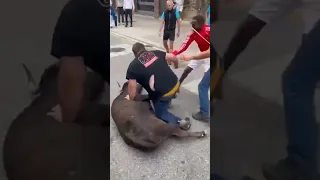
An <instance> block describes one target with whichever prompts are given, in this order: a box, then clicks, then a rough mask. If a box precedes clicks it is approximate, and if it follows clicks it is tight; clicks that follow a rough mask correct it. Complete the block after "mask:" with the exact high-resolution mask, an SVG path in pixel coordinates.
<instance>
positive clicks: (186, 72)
mask: <svg viewBox="0 0 320 180" xmlns="http://www.w3.org/2000/svg"><path fill="white" fill-rule="evenodd" d="M201 64H202V62H201V61H199V60H191V61H190V62H189V64H188V66H187V67H186V68H185V69H184V71H183V73H182V75H181V77H180V79H179V82H180V84H182V82H183V81H184V80H185V79H186V78H187V76H188V75H189V73H191V71H192V70H193V69H196V68H198V67H199V66H200V65H201Z"/></svg>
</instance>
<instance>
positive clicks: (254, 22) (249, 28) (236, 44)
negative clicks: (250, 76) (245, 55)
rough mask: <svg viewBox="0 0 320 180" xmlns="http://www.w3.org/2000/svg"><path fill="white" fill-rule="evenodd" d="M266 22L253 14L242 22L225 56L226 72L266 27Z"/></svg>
mask: <svg viewBox="0 0 320 180" xmlns="http://www.w3.org/2000/svg"><path fill="white" fill-rule="evenodd" d="M266 24H267V23H266V22H264V21H262V20H260V19H258V18H256V17H255V16H253V15H248V16H247V18H246V19H245V20H244V21H243V22H242V23H241V24H240V26H239V27H238V29H237V31H236V33H235V34H234V36H233V37H232V39H231V42H230V43H229V45H228V47H227V50H226V52H225V53H224V56H223V59H224V67H225V69H224V70H225V72H226V71H227V70H228V69H229V68H230V67H231V65H232V64H233V63H234V62H235V61H236V59H237V57H238V56H239V55H240V54H241V53H242V52H243V51H244V50H245V49H246V47H247V46H248V44H249V42H250V41H251V40H252V39H253V38H254V37H255V36H256V35H257V34H258V33H259V32H260V31H261V30H262V29H263V28H264V27H265V25H266Z"/></svg>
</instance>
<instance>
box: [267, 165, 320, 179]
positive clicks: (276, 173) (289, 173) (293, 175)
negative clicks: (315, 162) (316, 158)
mask: <svg viewBox="0 0 320 180" xmlns="http://www.w3.org/2000/svg"><path fill="white" fill-rule="evenodd" d="M262 173H263V176H264V177H265V178H266V179H267V180H320V176H319V175H314V176H310V175H301V174H298V172H297V171H296V170H294V168H292V167H291V166H290V165H289V164H288V163H287V161H286V160H280V161H278V163H277V164H270V163H266V164H264V165H263V166H262Z"/></svg>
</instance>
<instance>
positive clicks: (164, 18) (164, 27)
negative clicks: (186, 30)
mask: <svg viewBox="0 0 320 180" xmlns="http://www.w3.org/2000/svg"><path fill="white" fill-rule="evenodd" d="M180 22H181V19H180V14H179V12H178V11H177V10H176V9H174V8H173V2H172V1H171V0H168V1H167V10H166V11H165V12H163V13H162V15H161V25H160V30H159V36H161V34H163V46H164V48H165V49H166V52H167V53H172V52H173V43H174V40H175V35H176V24H177V25H178V31H177V37H179V36H180ZM162 32H163V33H162ZM168 40H169V46H168Z"/></svg>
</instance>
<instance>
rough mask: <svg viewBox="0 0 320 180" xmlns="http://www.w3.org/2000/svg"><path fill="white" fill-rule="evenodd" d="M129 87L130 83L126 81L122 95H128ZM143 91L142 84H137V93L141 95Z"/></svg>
mask: <svg viewBox="0 0 320 180" xmlns="http://www.w3.org/2000/svg"><path fill="white" fill-rule="evenodd" d="M128 87H129V81H126V82H125V83H123V85H122V88H121V93H124V94H128ZM142 90H143V88H142V86H141V85H140V84H137V93H139V94H140V93H141V92H142Z"/></svg>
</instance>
